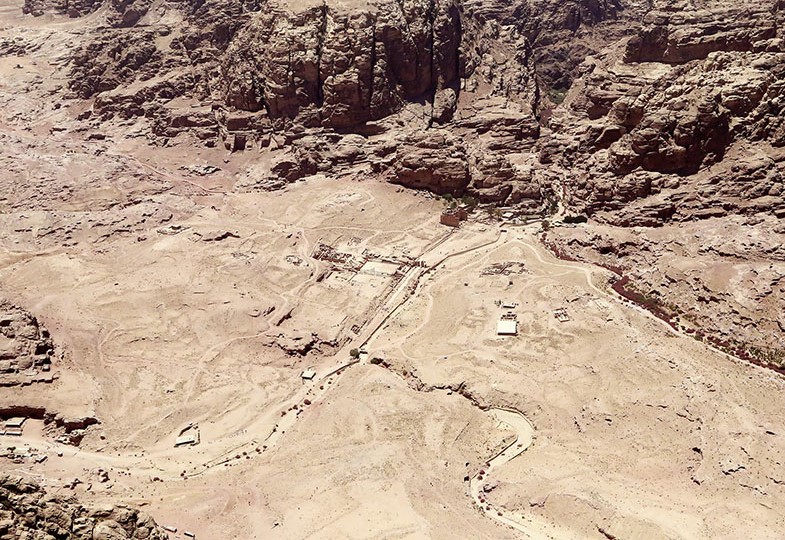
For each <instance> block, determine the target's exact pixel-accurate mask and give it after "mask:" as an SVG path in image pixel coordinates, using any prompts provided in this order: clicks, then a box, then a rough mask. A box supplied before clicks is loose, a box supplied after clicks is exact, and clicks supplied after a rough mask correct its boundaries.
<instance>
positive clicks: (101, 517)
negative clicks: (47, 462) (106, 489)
mask: <svg viewBox="0 0 785 540" xmlns="http://www.w3.org/2000/svg"><path fill="white" fill-rule="evenodd" d="M0 536H1V537H2V538H4V539H8V540H22V539H25V538H35V539H39V538H40V539H42V540H43V539H49V538H62V539H73V540H77V539H84V540H125V539H146V540H164V539H166V538H168V535H167V534H166V532H165V531H164V530H163V529H162V528H160V527H158V525H156V523H155V521H153V519H152V518H151V517H150V516H148V515H147V514H144V513H142V512H140V511H139V510H136V509H134V508H131V507H127V506H109V507H100V508H89V507H85V506H82V505H81V504H80V503H79V502H78V501H77V500H76V499H75V498H73V497H64V496H60V495H49V494H47V493H46V491H45V490H44V489H43V488H42V487H41V486H39V485H38V484H36V483H35V482H33V481H31V480H28V479H24V478H21V477H18V476H12V475H7V474H5V475H0Z"/></svg>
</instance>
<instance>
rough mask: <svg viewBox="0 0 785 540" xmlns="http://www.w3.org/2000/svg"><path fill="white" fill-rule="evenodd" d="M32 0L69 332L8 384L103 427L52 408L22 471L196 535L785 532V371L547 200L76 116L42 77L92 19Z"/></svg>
mask: <svg viewBox="0 0 785 540" xmlns="http://www.w3.org/2000/svg"><path fill="white" fill-rule="evenodd" d="M19 7H20V6H19V3H18V2H8V1H4V2H2V3H0V15H2V25H0V26H2V30H1V33H0V36H2V39H6V40H14V39H17V40H21V43H30V42H33V41H34V42H36V43H43V45H42V47H41V48H38V49H28V51H27V52H20V54H18V55H15V56H5V57H3V58H0V75H2V77H0V142H1V143H2V144H0V164H1V165H2V168H3V172H2V173H0V174H2V182H1V183H0V184H1V186H0V294H1V295H2V296H3V297H5V298H6V299H8V300H11V301H12V302H14V303H16V304H18V305H21V306H24V307H25V308H27V309H29V310H30V311H31V312H33V313H34V314H35V315H36V316H37V317H38V318H39V319H40V320H41V321H43V322H44V323H45V324H46V326H47V327H48V328H49V330H50V331H51V333H52V335H53V337H54V340H55V343H56V345H57V347H58V350H59V351H61V352H62V353H63V358H62V359H60V360H58V362H56V364H55V366H54V370H55V373H56V375H57V379H56V381H55V382H53V383H52V384H50V385H33V386H27V387H24V388H10V389H7V388H3V389H0V406H3V407H8V406H11V405H16V406H27V407H44V408H46V409H47V410H48V411H55V412H58V413H61V414H63V415H66V416H75V417H80V416H94V417H95V418H97V419H98V420H99V422H100V424H98V425H96V426H92V427H90V428H89V429H88V430H87V435H86V437H85V439H84V441H83V442H82V444H81V446H80V447H78V448H76V447H73V446H68V445H63V444H60V443H57V442H56V441H54V440H52V439H51V438H49V437H48V436H46V435H45V434H44V433H43V432H42V431H41V429H40V426H39V425H38V424H37V423H36V422H30V423H29V424H28V426H27V427H26V429H25V434H24V436H23V437H22V438H21V439H20V438H10V437H7V436H0V445H2V446H3V447H6V446H9V445H15V446H20V445H25V446H29V447H33V448H37V449H38V450H39V451H40V452H41V453H44V454H46V455H47V456H48V459H47V460H46V461H44V462H43V463H36V464H33V463H21V464H19V463H12V462H10V461H7V460H4V459H0V469H1V470H3V471H15V472H18V473H22V474H28V475H32V476H35V477H37V478H38V479H40V480H41V481H42V482H43V483H44V484H45V485H47V487H48V488H49V490H50V491H51V492H54V493H60V494H75V495H77V496H78V497H80V498H81V499H84V500H86V501H93V502H96V503H98V504H100V503H105V502H113V503H117V502H128V503H133V504H138V505H142V506H143V507H145V509H146V510H147V511H148V512H150V513H151V514H152V515H153V517H154V518H155V519H156V520H157V521H158V522H159V523H161V524H164V525H170V526H174V527H177V529H178V531H179V532H177V533H172V535H171V536H172V538H183V531H185V530H189V531H193V532H194V533H195V534H196V537H197V538H202V539H204V538H210V539H230V538H238V539H253V538H256V539H261V538H281V539H306V538H309V539H316V538H319V539H324V538H336V539H338V538H352V539H377V538H378V539H382V538H384V539H393V538H401V539H403V538H412V539H414V538H445V539H446V538H476V539H480V538H487V539H501V538H526V537H531V538H587V539H589V538H599V539H602V538H625V539H656V538H669V539H675V538H680V539H704V538H726V539H736V538H739V537H743V536H746V537H750V538H756V539H775V538H782V535H783V530H785V517H784V516H785V514H783V512H782V508H783V507H785V473H783V471H784V470H785V468H783V460H785V427H783V424H782V411H783V410H785V397H783V396H785V393H783V390H785V382H784V381H783V380H782V379H781V378H780V377H778V376H777V375H776V374H774V373H772V372H769V371H766V370H763V369H760V368H756V367H754V366H750V365H746V364H741V363H738V362H735V361H733V360H732V359H729V358H727V357H724V356H722V355H720V354H718V353H716V352H714V351H711V350H709V349H707V348H706V347H705V346H704V345H703V344H701V343H698V342H696V341H695V340H693V339H691V338H689V337H688V336H681V335H678V334H676V333H674V331H672V330H671V329H669V328H668V327H667V326H665V325H663V324H662V323H661V322H660V321H658V320H656V319H653V318H652V317H651V316H649V315H648V314H646V313H644V312H642V311H640V310H639V309H637V308H635V307H634V306H630V305H629V304H626V303H624V302H622V301H620V300H619V299H618V298H616V297H615V296H614V294H613V292H612V291H611V289H610V288H609V287H608V286H607V281H608V278H609V277H610V276H609V275H608V274H607V273H606V272H605V271H604V270H601V269H597V268H595V267H591V266H588V265H581V264H577V263H565V262H562V261H558V260H556V259H554V258H553V257H551V256H550V255H549V254H547V252H546V251H545V250H544V249H543V248H542V247H541V246H539V245H538V242H537V233H538V228H539V225H537V224H534V225H530V226H527V227H505V226H502V225H499V224H498V223H493V222H490V221H489V222H487V223H483V222H481V221H471V222H469V223H466V224H465V225H464V226H462V227H461V228H460V229H459V230H454V229H450V228H447V227H444V226H442V225H439V223H438V214H439V212H440V211H441V209H442V208H443V205H442V203H441V202H440V201H438V200H436V199H434V198H431V197H428V196H424V195H422V194H416V193H412V192H404V191H402V190H400V189H398V188H396V187H394V186H391V185H388V184H384V183H381V182H379V181H377V180H376V179H374V178H373V177H364V178H362V179H361V178H327V177H323V176H320V177H312V178H309V179H308V180H307V181H305V182H301V183H298V184H295V185H292V186H290V187H288V188H287V189H286V190H283V191H278V192H271V193H266V192H257V193H239V192H236V191H235V190H233V186H234V185H235V183H236V182H237V181H238V179H241V178H244V177H245V176H246V175H247V174H248V171H249V170H252V163H253V162H254V161H258V160H260V159H265V158H264V156H258V155H235V156H232V157H231V159H230V160H229V159H227V156H226V154H225V152H223V151H218V150H208V149H198V150H197V149H196V147H195V146H191V145H189V141H186V140H183V141H178V142H177V143H176V145H175V146H173V147H167V148H150V147H148V145H147V144H146V141H145V140H144V139H143V138H141V137H140V138H136V137H134V136H133V133H134V122H138V121H139V122H140V121H143V120H135V121H128V122H127V123H126V124H125V125H122V124H118V125H116V126H115V127H114V128H113V129H114V130H115V131H112V130H111V129H110V130H109V132H104V133H102V134H101V137H91V135H92V133H91V132H89V131H88V132H85V131H77V130H70V129H69V120H71V119H73V118H74V117H75V116H76V115H78V114H79V113H80V112H81V110H80V108H83V107H84V105H79V104H77V103H76V102H74V103H73V104H68V103H66V104H62V106H60V105H59V104H54V103H50V102H47V101H46V100H45V99H40V96H43V95H46V92H47V89H50V90H51V89H52V88H54V87H56V86H57V85H58V84H62V72H61V67H62V66H61V65H60V64H59V63H58V58H57V54H56V51H58V50H62V48H63V47H67V43H68V40H69V39H71V38H72V37H74V36H78V32H79V30H78V24H80V23H75V22H72V21H68V20H67V19H58V20H54V19H51V18H48V19H47V18H46V17H44V18H42V19H36V20H30V19H22V18H21V17H20V16H19V13H20V9H19ZM44 38H45V39H44ZM23 49H24V48H23ZM23 49H20V51H21V50H23ZM17 66H19V67H17ZM31 96H33V97H31ZM35 96H39V97H38V98H35ZM208 166H211V167H215V168H216V169H218V170H215V171H213V170H212V169H205V167H208ZM207 170H209V171H212V172H209V173H205V171H207ZM324 246H330V249H328V248H326V247H324ZM508 263H511V264H508ZM500 268H506V271H502V272H501V273H500V271H499V269H500ZM500 302H501V303H507V302H509V303H513V304H516V306H515V307H514V308H511V309H504V308H502V307H501V306H500V305H499V303H500ZM557 309H564V310H565V311H566V313H567V315H568V317H569V320H568V321H566V322H560V321H559V320H557V318H556V317H555V316H554V311H555V310H557ZM507 311H512V312H514V313H515V314H516V316H517V321H518V330H519V332H518V335H517V336H504V337H499V336H497V335H496V323H497V321H498V320H499V318H500V317H501V316H502V315H503V314H504V313H505V312H507ZM352 348H358V349H360V348H362V349H365V350H367V354H363V355H361V358H360V360H359V362H354V361H353V360H352V358H351V357H350V355H349V351H350V349H352ZM309 368H312V369H313V370H314V371H315V372H316V376H315V378H314V380H313V381H311V382H304V381H303V380H302V379H301V376H300V375H301V372H302V371H303V370H306V369H309ZM295 407H296V408H295ZM192 423H194V424H197V425H198V426H199V432H200V444H198V445H196V446H186V447H180V448H175V447H174V442H175V440H176V438H177V436H178V434H179V432H180V430H181V429H182V428H183V427H185V426H187V425H189V424H192ZM99 469H103V470H105V471H108V475H109V480H108V481H101V473H99V472H98V470H99ZM75 478H79V479H80V480H81V481H82V482H83V483H81V484H78V485H75V486H73V485H70V486H68V487H66V484H71V483H72V481H73V480H74V479H75Z"/></svg>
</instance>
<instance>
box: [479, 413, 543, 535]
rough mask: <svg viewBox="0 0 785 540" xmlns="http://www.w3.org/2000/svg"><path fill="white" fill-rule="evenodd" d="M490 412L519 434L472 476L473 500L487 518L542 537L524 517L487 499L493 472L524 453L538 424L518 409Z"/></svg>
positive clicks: (491, 486)
mask: <svg viewBox="0 0 785 540" xmlns="http://www.w3.org/2000/svg"><path fill="white" fill-rule="evenodd" d="M488 413H489V414H492V415H493V416H494V417H495V418H496V419H497V420H498V422H499V426H500V427H501V425H506V426H508V427H509V428H510V429H512V430H513V432H514V433H515V440H514V441H513V442H512V443H510V444H508V445H507V446H505V447H504V449H502V451H501V452H499V453H498V454H496V455H495V456H493V457H492V458H490V459H489V460H488V461H487V462H486V463H485V466H484V468H482V469H480V470H479V471H478V472H477V473H475V474H474V476H472V478H471V481H470V483H469V489H470V493H471V496H472V499H474V503H475V504H476V505H477V507H478V508H479V509H480V511H481V512H482V513H483V514H485V515H486V516H487V517H489V518H491V519H493V520H495V521H498V522H499V523H501V524H502V525H506V526H508V527H512V528H513V529H515V530H516V531H520V532H522V533H525V534H527V535H528V536H533V537H538V535H539V534H540V532H541V531H540V530H539V529H535V528H533V527H532V526H531V525H529V524H527V523H526V522H525V521H523V520H522V518H521V517H520V516H517V515H515V514H513V513H512V512H508V511H507V510H504V509H502V508H497V507H495V506H494V505H492V504H491V503H490V502H489V501H488V500H487V499H486V498H485V495H486V493H487V492H489V491H491V490H492V489H493V485H494V484H493V481H492V480H491V479H490V475H491V473H492V472H493V471H495V470H498V469H499V468H500V467H502V466H504V465H505V464H506V463H509V462H510V461H512V460H513V459H515V458H516V457H518V456H520V455H521V454H523V453H524V452H525V451H526V450H527V449H528V448H529V447H530V446H531V444H532V442H534V426H532V424H531V422H529V420H528V419H527V418H526V417H525V416H524V415H523V413H521V412H520V411H516V410H514V409H490V410H489V411H488ZM486 490H487V491H486Z"/></svg>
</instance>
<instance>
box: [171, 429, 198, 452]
mask: <svg viewBox="0 0 785 540" xmlns="http://www.w3.org/2000/svg"><path fill="white" fill-rule="evenodd" d="M197 444H199V432H198V431H196V430H191V431H189V432H188V433H185V434H183V435H180V436H179V437H177V439H175V441H174V446H175V448H179V447H180V446H196V445H197Z"/></svg>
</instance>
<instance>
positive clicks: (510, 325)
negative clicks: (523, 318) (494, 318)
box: [496, 319, 518, 336]
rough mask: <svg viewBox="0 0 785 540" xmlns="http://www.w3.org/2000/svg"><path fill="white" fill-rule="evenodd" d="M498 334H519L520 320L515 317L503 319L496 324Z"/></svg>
mask: <svg viewBox="0 0 785 540" xmlns="http://www.w3.org/2000/svg"><path fill="white" fill-rule="evenodd" d="M496 334H497V335H499V336H517V335H518V321H516V320H515V319H501V320H500V321H499V322H498V323H497V324H496Z"/></svg>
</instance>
